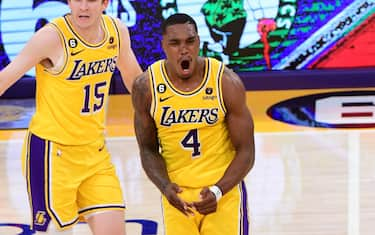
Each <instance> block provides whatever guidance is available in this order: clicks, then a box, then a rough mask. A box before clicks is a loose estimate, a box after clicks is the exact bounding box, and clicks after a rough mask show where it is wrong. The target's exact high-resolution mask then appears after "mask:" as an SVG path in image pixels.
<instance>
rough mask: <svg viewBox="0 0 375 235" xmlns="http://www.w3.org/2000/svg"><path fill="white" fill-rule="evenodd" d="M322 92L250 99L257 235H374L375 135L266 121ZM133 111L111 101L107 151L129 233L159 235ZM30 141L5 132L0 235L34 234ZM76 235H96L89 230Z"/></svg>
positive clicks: (0, 139) (121, 99) (120, 99)
mask: <svg viewBox="0 0 375 235" xmlns="http://www.w3.org/2000/svg"><path fill="white" fill-rule="evenodd" d="M343 90H345V89H343ZM346 90H347V89H346ZM321 91H322V90H311V91H308V90H292V91H290V90H289V91H277V92H276V91H257V92H248V94H247V95H248V104H249V107H250V109H251V111H252V113H253V116H254V120H255V132H256V133H255V142H256V161H255V166H254V168H253V170H252V171H251V172H250V173H249V175H248V176H247V177H246V179H245V182H246V184H247V187H248V194H249V196H248V197H249V203H250V205H249V211H250V220H251V234H252V235H372V234H374V228H373V225H374V222H375V147H374V144H373V143H374V140H375V130H374V129H369V128H367V129H323V128H312V127H301V126H295V125H290V124H285V123H282V122H279V121H275V120H272V119H271V118H269V117H268V116H267V115H266V114H265V113H266V112H265V111H266V109H267V107H269V106H270V105H272V104H274V103H277V102H279V101H280V100H282V99H283V98H285V99H286V98H289V97H293V96H299V95H302V94H308V93H319V92H321ZM324 91H327V90H324ZM328 91H330V90H328ZM132 112H133V110H132V108H131V102H130V97H129V96H128V95H116V96H111V98H110V101H109V108H108V120H107V125H108V147H109V149H110V151H111V153H112V158H113V161H114V163H115V165H116V168H117V171H118V175H119V178H120V180H121V183H122V184H123V189H124V196H125V200H126V203H127V211H126V219H127V220H128V221H127V222H126V223H125V224H126V227H127V230H128V234H130V235H141V234H142V235H143V234H158V235H159V234H163V225H162V224H163V221H162V214H161V208H160V194H159V192H158V191H157V190H156V188H155V187H154V186H153V185H152V184H151V183H150V181H149V180H148V179H147V178H146V176H145V174H144V172H143V170H142V168H141V164H140V161H139V155H138V148H137V144H136V142H135V137H134V132H133V126H132ZM24 134H25V130H17V131H0V185H1V187H0V235H15V234H31V233H27V232H25V230H24V231H23V233H22V229H20V228H21V227H22V226H23V225H27V224H29V223H30V221H29V220H30V217H29V212H30V211H29V207H28V200H27V194H26V186H25V182H24V179H23V176H22V173H21V161H20V153H21V146H22V141H23V136H24ZM142 223H143V225H142ZM155 225H156V226H157V227H155ZM73 231H74V234H75V235H83V234H90V233H89V232H88V231H89V230H88V227H87V225H86V224H79V225H77V226H75V228H74V230H73Z"/></svg>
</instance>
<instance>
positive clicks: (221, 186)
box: [132, 14, 254, 235]
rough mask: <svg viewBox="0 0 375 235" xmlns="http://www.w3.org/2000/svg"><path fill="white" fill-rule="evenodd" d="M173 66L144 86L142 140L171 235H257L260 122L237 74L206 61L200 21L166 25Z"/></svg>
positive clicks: (136, 98)
mask: <svg viewBox="0 0 375 235" xmlns="http://www.w3.org/2000/svg"><path fill="white" fill-rule="evenodd" d="M162 34H163V35H162V36H163V38H162V47H163V50H164V52H165V54H166V59H165V60H161V61H157V62H155V63H154V64H152V65H151V66H150V67H149V68H148V71H146V72H144V73H143V74H142V75H141V76H139V77H138V79H136V81H135V82H134V86H133V91H132V101H133V106H134V109H135V120H134V124H135V132H136V137H137V141H138V145H139V149H140V156H141V161H142V165H143V168H144V170H145V172H146V174H147V175H148V177H149V178H150V179H151V181H152V182H153V183H154V184H155V185H156V186H157V187H158V188H159V190H160V191H161V193H162V195H163V197H162V206H163V216H164V226H165V234H166V235H176V234H178V235H239V234H246V235H247V234H248V233H249V223H248V222H249V221H248V211H247V195H246V189H245V184H244V182H243V179H244V177H245V176H246V175H247V174H248V172H249V171H250V169H251V168H252V167H253V164H254V136H253V121H252V117H251V114H250V112H249V110H248V108H247V106H246V99H245V89H244V86H243V84H242V81H241V80H240V78H239V77H238V75H236V74H235V73H234V72H233V71H231V70H229V69H228V68H226V67H225V65H224V64H223V63H221V62H219V61H217V60H215V59H209V58H203V57H199V56H198V54H199V44H200V41H199V36H198V32H197V25H196V23H195V21H194V20H193V19H192V18H191V17H190V16H189V15H186V14H175V15H171V16H170V17H169V18H168V19H166V20H165V22H163V24H162Z"/></svg>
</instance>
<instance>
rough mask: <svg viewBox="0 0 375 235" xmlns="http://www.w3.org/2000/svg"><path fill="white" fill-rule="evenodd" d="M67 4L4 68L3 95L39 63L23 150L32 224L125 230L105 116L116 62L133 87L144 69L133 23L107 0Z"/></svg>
mask: <svg viewBox="0 0 375 235" xmlns="http://www.w3.org/2000/svg"><path fill="white" fill-rule="evenodd" d="M68 4H69V7H70V9H71V13H70V14H67V15H65V16H63V17H60V18H57V19H55V20H53V21H52V22H50V23H49V24H47V25H46V26H44V27H43V28H42V29H40V30H39V31H38V32H36V33H35V35H34V36H33V37H32V38H31V39H30V40H29V41H28V43H27V44H26V46H25V48H24V49H23V50H22V51H21V52H20V54H19V55H18V56H17V57H16V58H15V59H14V60H13V61H12V62H11V63H10V64H9V65H8V66H7V67H6V68H4V69H3V70H2V71H1V72H0V94H3V92H4V91H5V90H6V89H7V88H9V87H10V86H11V85H12V84H13V83H14V82H16V81H17V80H18V79H19V78H20V77H21V76H22V75H23V74H24V73H26V72H27V71H28V70H29V69H31V68H32V67H33V66H36V112H35V114H34V116H33V118H32V120H31V122H30V126H29V131H28V134H27V137H26V138H25V144H24V151H23V158H24V170H25V171H24V173H25V176H26V179H27V189H28V194H29V201H30V206H31V211H32V223H31V226H32V229H34V230H36V231H39V232H47V233H48V234H55V233H57V234H62V233H63V234H69V233H71V231H72V230H71V229H69V228H70V227H71V226H72V225H74V224H75V223H77V222H78V221H79V219H80V218H85V219H86V221H87V222H88V224H89V226H90V228H91V230H92V232H93V234H96V235H108V234H115V235H124V234H125V225H124V208H125V205H124V201H123V197H122V190H121V188H120V184H119V180H118V178H117V176H116V174H115V169H114V166H113V165H112V163H111V159H110V155H109V153H108V151H107V148H106V146H105V142H104V118H105V110H106V104H107V98H108V91H109V86H110V79H111V76H112V73H113V72H114V70H115V68H116V67H117V68H119V70H120V72H121V75H122V78H123V81H124V83H125V85H126V87H127V88H128V90H131V87H132V83H133V79H134V78H135V77H136V76H137V75H139V74H140V73H141V72H142V71H141V68H140V66H139V65H138V62H137V60H136V58H135V56H134V53H133V51H132V49H131V47H130V38H129V32H128V29H127V27H126V26H125V25H124V24H123V23H121V22H120V21H119V20H118V19H113V18H111V17H109V16H106V15H103V14H102V12H103V11H104V10H105V9H106V7H107V5H108V0H68ZM60 231H65V232H60Z"/></svg>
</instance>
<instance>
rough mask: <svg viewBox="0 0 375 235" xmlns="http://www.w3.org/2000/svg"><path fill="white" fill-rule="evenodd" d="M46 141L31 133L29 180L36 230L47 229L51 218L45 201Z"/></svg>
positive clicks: (34, 227)
mask: <svg viewBox="0 0 375 235" xmlns="http://www.w3.org/2000/svg"><path fill="white" fill-rule="evenodd" d="M46 143H48V142H47V141H45V140H43V139H41V138H39V137H37V136H35V135H31V138H30V155H29V161H30V162H29V165H30V167H29V177H30V178H29V182H30V196H31V203H32V210H33V229H34V230H36V231H47V227H48V224H49V222H50V220H51V217H50V216H49V214H48V211H47V208H46V203H45V202H46V198H45V195H46V193H45V184H47V183H48V182H45V179H46V176H45V173H46V169H45V167H46V165H45V157H46V156H48V149H47V150H46V148H45V147H46ZM46 151H47V154H46Z"/></svg>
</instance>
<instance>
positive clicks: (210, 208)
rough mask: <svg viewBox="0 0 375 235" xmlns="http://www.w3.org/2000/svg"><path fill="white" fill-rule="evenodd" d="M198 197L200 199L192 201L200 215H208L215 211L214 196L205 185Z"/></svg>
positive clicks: (215, 202)
mask: <svg viewBox="0 0 375 235" xmlns="http://www.w3.org/2000/svg"><path fill="white" fill-rule="evenodd" d="M200 198H201V200H200V201H197V202H193V203H192V205H193V207H194V208H195V210H197V211H198V212H199V213H200V214H202V215H208V214H210V213H213V212H215V211H216V209H217V201H216V197H215V195H214V194H213V193H212V192H211V191H210V190H209V189H208V188H207V187H204V188H203V189H202V191H201V192H200Z"/></svg>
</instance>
